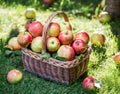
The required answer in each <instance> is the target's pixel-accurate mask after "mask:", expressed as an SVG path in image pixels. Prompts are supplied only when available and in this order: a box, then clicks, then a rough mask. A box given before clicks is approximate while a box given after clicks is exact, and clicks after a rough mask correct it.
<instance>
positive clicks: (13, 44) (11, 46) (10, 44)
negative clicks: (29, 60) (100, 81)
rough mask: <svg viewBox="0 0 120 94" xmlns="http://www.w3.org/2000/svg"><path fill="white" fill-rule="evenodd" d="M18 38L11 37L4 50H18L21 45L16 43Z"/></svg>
mask: <svg viewBox="0 0 120 94" xmlns="http://www.w3.org/2000/svg"><path fill="white" fill-rule="evenodd" d="M17 39H18V38H17V37H12V38H11V39H10V40H9V41H8V44H7V45H6V46H5V48H9V49H11V50H20V49H21V45H20V44H19V43H18V40H17Z"/></svg>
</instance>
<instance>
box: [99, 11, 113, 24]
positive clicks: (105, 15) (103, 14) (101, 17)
mask: <svg viewBox="0 0 120 94" xmlns="http://www.w3.org/2000/svg"><path fill="white" fill-rule="evenodd" d="M98 18H99V21H100V22H102V23H107V22H110V21H111V16H110V15H109V13H108V12H107V11H102V12H101V13H100V14H99V15H98Z"/></svg>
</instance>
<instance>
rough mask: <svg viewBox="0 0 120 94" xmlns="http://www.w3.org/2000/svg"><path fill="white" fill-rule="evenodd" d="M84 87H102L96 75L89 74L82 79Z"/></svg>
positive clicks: (91, 88)
mask: <svg viewBox="0 0 120 94" xmlns="http://www.w3.org/2000/svg"><path fill="white" fill-rule="evenodd" d="M82 87H83V88H85V89H87V90H96V89H99V88H100V87H101V82H100V81H98V80H97V79H96V78H95V77H93V76H87V77H86V78H85V79H84V80H83V81H82Z"/></svg>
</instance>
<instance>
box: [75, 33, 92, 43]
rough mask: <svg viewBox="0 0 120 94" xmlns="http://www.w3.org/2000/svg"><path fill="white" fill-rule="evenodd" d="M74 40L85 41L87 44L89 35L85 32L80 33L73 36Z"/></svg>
mask: <svg viewBox="0 0 120 94" xmlns="http://www.w3.org/2000/svg"><path fill="white" fill-rule="evenodd" d="M75 39H81V40H83V41H85V43H88V42H89V40H90V37H89V34H88V33H87V32H86V31H80V32H77V33H75V34H74V40H75Z"/></svg>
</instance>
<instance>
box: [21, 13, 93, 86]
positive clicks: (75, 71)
mask: <svg viewBox="0 0 120 94" xmlns="http://www.w3.org/2000/svg"><path fill="white" fill-rule="evenodd" d="M59 14H60V15H62V16H63V17H64V20H65V21H66V22H68V24H69V25H70V23H69V20H68V17H67V15H66V14H65V13H64V12H62V11H57V12H54V13H53V14H52V15H51V16H50V17H49V18H48V20H47V21H46V23H45V26H44V28H43V35H42V39H43V41H42V42H43V44H44V45H43V47H42V48H43V49H42V53H45V52H46V44H45V41H46V35H47V34H46V32H47V29H48V26H49V24H50V22H51V20H52V19H53V18H54V17H55V16H56V15H59ZM69 29H70V30H71V25H70V28H69ZM90 53H91V48H90V47H89V48H88V49H87V51H86V52H85V53H84V54H83V56H82V58H81V59H74V60H72V61H60V60H57V59H54V58H52V57H51V58H43V57H42V56H41V54H38V53H35V52H33V51H31V50H30V49H27V48H22V61H23V65H24V68H25V69H26V70H27V71H29V72H32V73H34V74H36V75H38V76H40V77H42V78H44V79H48V80H51V81H57V82H60V83H66V84H70V83H72V82H74V81H75V80H77V79H78V78H80V76H81V75H82V74H83V73H85V72H86V71H87V66H88V62H89V56H90Z"/></svg>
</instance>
